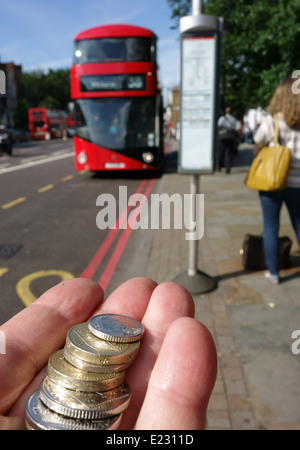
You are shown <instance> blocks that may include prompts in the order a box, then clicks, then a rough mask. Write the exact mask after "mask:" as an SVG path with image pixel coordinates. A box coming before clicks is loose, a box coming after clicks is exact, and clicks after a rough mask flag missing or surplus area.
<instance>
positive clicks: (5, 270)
mask: <svg viewBox="0 0 300 450" xmlns="http://www.w3.org/2000/svg"><path fill="white" fill-rule="evenodd" d="M7 272H8V269H6V268H3V269H0V277H2V275H5V274H6V273H7Z"/></svg>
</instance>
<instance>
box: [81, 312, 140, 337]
mask: <svg viewBox="0 0 300 450" xmlns="http://www.w3.org/2000/svg"><path fill="white" fill-rule="evenodd" d="M89 330H90V332H91V333H93V334H94V335H95V336H97V337H99V338H100V339H105V340H107V341H112V342H133V341H138V340H140V339H141V338H142V336H143V334H144V327H143V325H142V324H141V323H140V322H139V321H137V320H135V319H132V318H131V317H127V316H122V315H119V314H100V315H97V316H94V317H92V318H91V320H90V321H89Z"/></svg>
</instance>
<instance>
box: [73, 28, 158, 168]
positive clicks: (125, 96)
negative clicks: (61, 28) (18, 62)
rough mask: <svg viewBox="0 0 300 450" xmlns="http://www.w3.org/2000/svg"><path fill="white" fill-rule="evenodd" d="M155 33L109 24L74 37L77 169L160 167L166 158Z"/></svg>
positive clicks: (74, 116)
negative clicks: (164, 156) (164, 153)
mask: <svg viewBox="0 0 300 450" xmlns="http://www.w3.org/2000/svg"><path fill="white" fill-rule="evenodd" d="M156 41H157V37H156V35H155V34H154V33H153V32H152V31H150V30H148V29H145V28H142V27H137V26H130V25H105V26H99V27H95V28H91V29H88V30H86V31H83V32H81V33H79V34H78V35H77V36H76V37H75V49H74V64H73V66H72V68H71V97H72V100H73V102H74V111H73V118H74V122H75V136H74V147H75V167H76V169H77V170H82V169H85V170H90V171H102V170H148V169H150V170H151V169H152V170H153V169H158V168H160V166H161V164H162V159H163V132H162V96H161V93H160V89H159V87H158V77H157V62H156Z"/></svg>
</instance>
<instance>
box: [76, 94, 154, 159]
mask: <svg viewBox="0 0 300 450" xmlns="http://www.w3.org/2000/svg"><path fill="white" fill-rule="evenodd" d="M155 104H156V99H155V98H152V97H149V98H147V97H132V98H113V99H112V98H106V99H80V100H77V101H76V104H75V108H76V123H75V127H76V136H78V137H80V138H83V139H86V140H88V141H90V142H92V143H93V144H96V145H99V146H101V147H106V148H109V149H112V150H122V149H127V148H145V147H149V146H153V145H154V136H155V131H156V130H155Z"/></svg>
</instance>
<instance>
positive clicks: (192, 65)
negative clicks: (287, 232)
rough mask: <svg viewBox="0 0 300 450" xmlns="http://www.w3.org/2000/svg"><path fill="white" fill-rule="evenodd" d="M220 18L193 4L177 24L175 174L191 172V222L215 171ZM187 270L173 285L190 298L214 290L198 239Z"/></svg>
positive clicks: (193, 242)
mask: <svg viewBox="0 0 300 450" xmlns="http://www.w3.org/2000/svg"><path fill="white" fill-rule="evenodd" d="M221 31H222V19H221V18H218V17H216V16H210V15H205V14H202V1H200V0H193V14H192V15H191V16H186V17H183V18H181V20H180V40H181V82H180V84H181V88H180V93H181V94H180V95H181V107H180V111H181V113H180V114H181V117H180V127H181V129H180V151H179V172H181V173H185V174H190V175H191V177H190V191H191V194H192V195H191V197H192V203H193V204H192V207H191V210H190V212H189V214H190V220H191V222H190V223H193V217H197V215H196V211H197V204H196V202H197V197H198V196H197V193H198V192H199V184H200V175H201V174H211V173H213V172H214V170H215V159H216V145H217V114H218V103H219V101H218V91H219V63H220V38H221ZM188 261H189V262H188V264H189V265H188V270H187V272H184V273H182V274H179V275H178V276H177V277H176V278H175V281H176V282H178V283H179V284H181V285H183V286H184V287H186V288H187V289H188V290H189V291H190V293H191V294H203V293H205V292H209V291H212V290H214V289H216V288H217V282H216V280H215V279H214V278H213V277H211V276H210V275H208V274H206V273H204V272H202V271H200V270H198V240H197V239H194V240H190V242H189V260H188Z"/></svg>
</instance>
